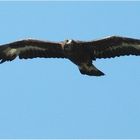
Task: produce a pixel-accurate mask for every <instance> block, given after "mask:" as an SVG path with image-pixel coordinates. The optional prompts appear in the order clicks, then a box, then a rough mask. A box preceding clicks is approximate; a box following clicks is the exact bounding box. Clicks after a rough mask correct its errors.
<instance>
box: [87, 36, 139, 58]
mask: <svg viewBox="0 0 140 140" xmlns="http://www.w3.org/2000/svg"><path fill="white" fill-rule="evenodd" d="M87 44H88V45H90V46H91V48H92V56H93V58H95V59H96V58H111V57H116V56H118V57H119V56H124V55H140V40H138V39H133V38H126V37H118V36H112V37H107V38H104V39H101V40H95V41H91V42H88V43H87Z"/></svg>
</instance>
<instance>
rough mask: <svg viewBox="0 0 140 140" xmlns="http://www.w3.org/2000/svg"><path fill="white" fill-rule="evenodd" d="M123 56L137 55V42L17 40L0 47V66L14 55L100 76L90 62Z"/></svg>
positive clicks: (139, 44)
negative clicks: (65, 62) (64, 63)
mask: <svg viewBox="0 0 140 140" xmlns="http://www.w3.org/2000/svg"><path fill="white" fill-rule="evenodd" d="M124 55H140V40H139V39H133V38H127V37H118V36H111V37H107V38H104V39H100V40H93V41H75V40H65V41H63V42H58V43H57V42H49V41H40V40H34V39H26V40H20V41H16V42H12V43H8V44H4V45H0V60H1V62H0V63H3V62H5V61H12V60H14V59H15V58H16V57H17V56H19V58H20V59H28V58H36V57H43V58H66V59H69V60H70V61H72V62H73V63H74V64H76V65H77V66H78V68H79V70H80V72H81V73H82V74H86V75H90V76H101V75H104V73H103V72H101V71H100V70H98V69H97V68H96V67H95V66H94V65H93V64H92V60H96V59H98V58H99V59H100V58H111V57H112V58H114V57H116V56H124Z"/></svg>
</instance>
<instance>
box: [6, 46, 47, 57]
mask: <svg viewBox="0 0 140 140" xmlns="http://www.w3.org/2000/svg"><path fill="white" fill-rule="evenodd" d="M27 50H42V51H43V50H45V48H39V47H37V46H25V47H22V48H12V49H10V48H8V49H7V50H6V54H7V55H15V54H16V55H19V53H20V52H22V51H27Z"/></svg>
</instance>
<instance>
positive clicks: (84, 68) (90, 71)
mask: <svg viewBox="0 0 140 140" xmlns="http://www.w3.org/2000/svg"><path fill="white" fill-rule="evenodd" d="M79 71H80V72H81V74H86V75H89V76H103V75H105V74H104V73H103V72H101V71H100V70H98V69H97V68H96V67H95V66H94V65H92V64H90V65H89V64H87V63H82V64H80V65H79Z"/></svg>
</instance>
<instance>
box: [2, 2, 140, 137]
mask: <svg viewBox="0 0 140 140" xmlns="http://www.w3.org/2000/svg"><path fill="white" fill-rule="evenodd" d="M139 17H140V2H0V44H4V43H8V42H12V41H15V40H19V39H25V38H29V37H31V38H36V39H42V40H50V41H62V40H65V39H78V40H93V39H99V38H102V37H106V36H109V35H120V36H127V37H133V38H140V29H139V28H140V18H139ZM94 64H95V65H96V66H97V67H98V68H99V69H101V70H102V71H103V72H104V73H106V75H105V76H103V77H89V76H84V75H81V74H80V73H79V71H78V69H77V67H76V66H75V65H73V64H72V63H71V62H70V61H68V60H64V59H33V60H19V59H16V60H15V61H13V62H7V63H4V64H2V65H0V138H140V133H139V132H140V101H139V100H140V89H139V88H140V57H135V56H131V57H121V58H115V59H101V60H97V61H96V62H94Z"/></svg>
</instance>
